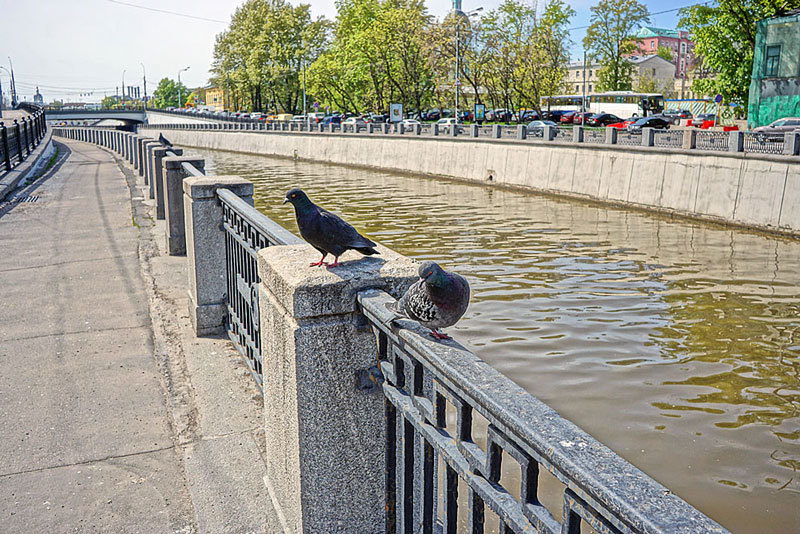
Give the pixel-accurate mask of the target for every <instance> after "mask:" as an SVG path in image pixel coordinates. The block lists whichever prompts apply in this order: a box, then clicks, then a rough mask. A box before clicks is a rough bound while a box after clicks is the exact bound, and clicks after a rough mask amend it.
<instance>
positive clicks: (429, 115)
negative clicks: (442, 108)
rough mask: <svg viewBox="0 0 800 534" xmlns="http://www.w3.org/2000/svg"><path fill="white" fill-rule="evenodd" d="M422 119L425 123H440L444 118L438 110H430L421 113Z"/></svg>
mask: <svg viewBox="0 0 800 534" xmlns="http://www.w3.org/2000/svg"><path fill="white" fill-rule="evenodd" d="M420 118H421V119H422V120H424V121H438V120H439V119H441V118H442V114H441V113H440V112H439V110H438V109H429V110H428V111H423V112H422V113H420Z"/></svg>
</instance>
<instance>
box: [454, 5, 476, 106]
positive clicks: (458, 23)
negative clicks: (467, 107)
mask: <svg viewBox="0 0 800 534" xmlns="http://www.w3.org/2000/svg"><path fill="white" fill-rule="evenodd" d="M453 5H454V8H455V9H454V13H455V14H456V113H455V115H456V122H458V104H459V99H458V96H459V93H460V92H461V21H462V18H461V15H462V14H464V12H463V11H461V9H460V7H461V2H458V3H457V4H456V3H454V4H453ZM481 11H483V8H482V7H478V8H475V9H473V10H472V11H470V12H469V13H466V14H464V15H465V17H466V18H467V21H469V18H470V17H474V16H476V15H477V14H478V13H480V12H481Z"/></svg>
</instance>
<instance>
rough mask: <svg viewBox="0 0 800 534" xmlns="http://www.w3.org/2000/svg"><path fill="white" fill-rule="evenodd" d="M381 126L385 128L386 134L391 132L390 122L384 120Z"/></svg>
mask: <svg viewBox="0 0 800 534" xmlns="http://www.w3.org/2000/svg"><path fill="white" fill-rule="evenodd" d="M381 127H382V129H383V133H384V134H388V133H389V123H386V122H384V123H383V124H381Z"/></svg>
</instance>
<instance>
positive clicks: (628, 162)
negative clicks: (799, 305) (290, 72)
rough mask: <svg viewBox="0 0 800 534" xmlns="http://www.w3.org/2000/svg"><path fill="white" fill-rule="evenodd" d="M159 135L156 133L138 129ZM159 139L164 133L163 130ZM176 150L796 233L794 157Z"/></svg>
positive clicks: (550, 147)
mask: <svg viewBox="0 0 800 534" xmlns="http://www.w3.org/2000/svg"><path fill="white" fill-rule="evenodd" d="M144 131H145V132H146V133H147V135H148V136H150V137H157V136H158V132H159V130H158V129H156V128H148V129H145V130H144ZM165 133H167V132H166V131H165ZM167 135H169V137H170V139H171V140H172V141H173V142H174V143H175V144H179V145H183V146H192V147H201V148H213V149H220V150H229V151H234V152H245V153H251V154H264V155H274V156H283V157H295V156H296V157H298V158H301V159H307V160H311V161H321V162H327V163H336V164H345V165H354V166H359V167H368V168H376V169H386V170H392V171H401V172H409V173H415V174H425V175H432V176H443V177H448V178H457V179H462V180H470V181H475V182H482V183H491V184H499V185H505V186H513V187H522V188H526V189H530V190H533V191H540V192H546V193H551V194H556V195H564V196H569V197H577V198H584V199H589V200H594V201H600V202H608V203H611V204H618V205H623V206H631V207H636V208H643V209H648V210H654V211H659V212H668V213H673V214H677V215H683V216H688V217H694V218H700V219H706V220H711V221H715V222H721V223H729V224H735V225H741V226H747V227H753V228H758V229H766V230H770V231H779V232H782V233H788V234H793V235H800V202H798V201H800V159H798V158H796V157H791V156H771V155H764V154H759V155H757V156H756V155H753V154H745V153H719V154H715V153H709V152H695V151H689V150H683V149H665V148H650V147H641V148H640V147H630V146H626V147H618V146H607V145H597V146H593V145H574V144H560V143H544V142H542V143H536V142H530V141H528V142H525V143H520V142H516V143H515V142H509V141H487V140H484V139H482V140H480V141H475V140H471V139H470V138H469V137H467V136H464V137H461V138H458V139H452V138H449V139H448V138H441V137H440V138H435V139H434V138H426V137H420V138H416V137H404V138H402V139H398V138H396V137H393V136H392V137H390V136H387V137H383V136H377V135H372V136H368V135H364V136H361V135H360V136H355V135H352V134H349V135H346V136H345V135H331V134H318V133H317V134H299V133H294V134H289V133H285V132H257V133H256V132H253V133H246V132H218V131H213V132H212V131H202V130H200V131H194V130H169V132H168V133H167Z"/></svg>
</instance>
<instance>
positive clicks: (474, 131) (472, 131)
mask: <svg viewBox="0 0 800 534" xmlns="http://www.w3.org/2000/svg"><path fill="white" fill-rule="evenodd" d="M469 135H470V136H472V137H478V136H479V135H480V126H478V125H477V124H470V125H469Z"/></svg>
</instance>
